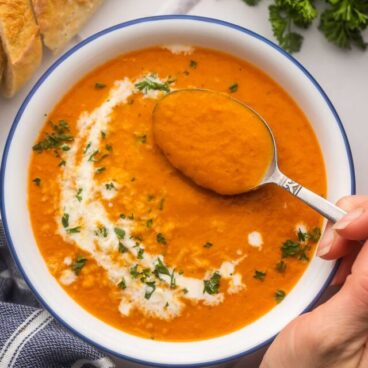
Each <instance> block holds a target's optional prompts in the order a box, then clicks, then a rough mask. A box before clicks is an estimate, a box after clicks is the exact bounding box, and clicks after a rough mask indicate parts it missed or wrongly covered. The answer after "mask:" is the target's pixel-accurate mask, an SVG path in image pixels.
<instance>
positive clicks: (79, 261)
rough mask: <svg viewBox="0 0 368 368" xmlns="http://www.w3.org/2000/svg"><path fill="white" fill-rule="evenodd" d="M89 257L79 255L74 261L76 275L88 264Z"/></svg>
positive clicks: (73, 267)
mask: <svg viewBox="0 0 368 368" xmlns="http://www.w3.org/2000/svg"><path fill="white" fill-rule="evenodd" d="M86 263H87V258H86V257H84V256H77V258H76V260H75V261H74V262H73V263H72V270H73V271H74V273H75V274H76V275H79V274H80V272H81V271H82V268H83V267H84V266H85V265H86Z"/></svg>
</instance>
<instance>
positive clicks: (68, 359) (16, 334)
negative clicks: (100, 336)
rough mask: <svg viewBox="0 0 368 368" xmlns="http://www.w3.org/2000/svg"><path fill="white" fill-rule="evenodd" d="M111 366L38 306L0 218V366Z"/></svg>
mask: <svg viewBox="0 0 368 368" xmlns="http://www.w3.org/2000/svg"><path fill="white" fill-rule="evenodd" d="M67 367H70V368H82V367H83V368H91V367H96V368H114V367H115V364H114V363H113V362H112V361H111V360H110V359H109V358H108V357H106V356H105V355H104V354H102V353H101V352H100V351H98V350H97V349H95V348H94V347H92V346H90V345H88V344H86V343H85V342H83V341H81V340H80V339H78V338H77V337H75V336H74V335H72V334H71V333H69V332H68V331H67V330H65V329H64V328H63V327H62V326H61V325H60V324H59V323H58V322H57V321H55V320H54V319H53V317H52V316H51V315H50V314H49V313H48V312H47V311H45V310H44V309H42V308H41V306H40V305H39V303H38V302H37V300H36V299H35V298H34V296H33V295H32V293H31V291H30V289H29V288H28V287H27V285H26V283H25V282H24V280H23V279H22V277H21V276H20V274H19V272H18V270H17V268H16V266H15V264H14V262H13V260H12V258H11V256H10V253H9V250H8V248H7V246H6V240H5V236H4V231H3V227H2V224H1V221H0V368H67Z"/></svg>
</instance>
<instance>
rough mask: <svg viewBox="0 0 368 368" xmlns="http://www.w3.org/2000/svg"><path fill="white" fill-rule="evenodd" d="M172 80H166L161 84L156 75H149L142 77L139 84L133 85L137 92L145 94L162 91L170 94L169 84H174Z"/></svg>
mask: <svg viewBox="0 0 368 368" xmlns="http://www.w3.org/2000/svg"><path fill="white" fill-rule="evenodd" d="M174 82H175V81H174V80H173V79H170V78H168V79H166V81H164V82H162V81H161V80H159V79H158V77H157V75H156V74H150V75H146V76H145V77H143V78H142V79H141V80H140V81H139V82H137V83H136V84H135V87H136V88H137V89H138V91H140V92H143V93H144V94H147V93H148V92H149V91H163V92H167V93H168V92H170V84H172V83H174Z"/></svg>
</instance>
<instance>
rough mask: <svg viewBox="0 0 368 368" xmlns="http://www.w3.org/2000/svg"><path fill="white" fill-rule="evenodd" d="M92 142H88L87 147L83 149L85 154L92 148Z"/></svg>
mask: <svg viewBox="0 0 368 368" xmlns="http://www.w3.org/2000/svg"><path fill="white" fill-rule="evenodd" d="M91 144H92V143H91V142H89V143H88V144H87V146H86V148H85V149H84V151H83V154H84V155H85V154H86V153H87V151H88V150H89V149H90V147H91Z"/></svg>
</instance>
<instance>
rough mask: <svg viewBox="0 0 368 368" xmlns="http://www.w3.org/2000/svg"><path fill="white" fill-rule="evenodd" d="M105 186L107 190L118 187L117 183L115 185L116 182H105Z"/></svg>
mask: <svg viewBox="0 0 368 368" xmlns="http://www.w3.org/2000/svg"><path fill="white" fill-rule="evenodd" d="M105 188H106V189H107V190H113V189H116V188H115V185H114V183H113V182H110V183H106V184H105Z"/></svg>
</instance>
